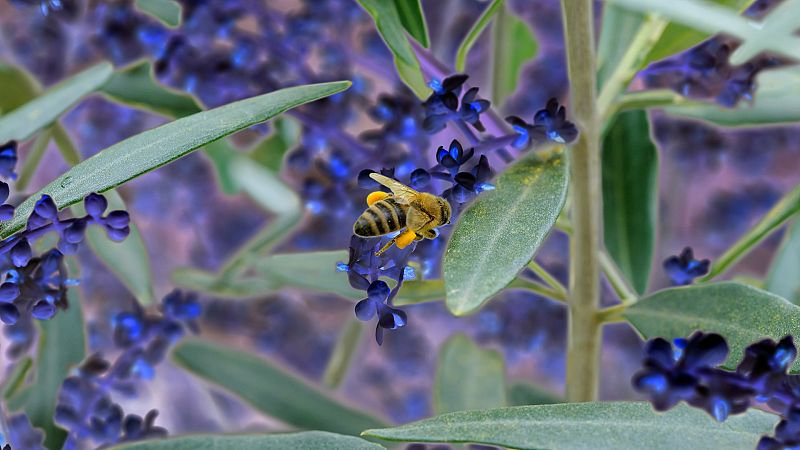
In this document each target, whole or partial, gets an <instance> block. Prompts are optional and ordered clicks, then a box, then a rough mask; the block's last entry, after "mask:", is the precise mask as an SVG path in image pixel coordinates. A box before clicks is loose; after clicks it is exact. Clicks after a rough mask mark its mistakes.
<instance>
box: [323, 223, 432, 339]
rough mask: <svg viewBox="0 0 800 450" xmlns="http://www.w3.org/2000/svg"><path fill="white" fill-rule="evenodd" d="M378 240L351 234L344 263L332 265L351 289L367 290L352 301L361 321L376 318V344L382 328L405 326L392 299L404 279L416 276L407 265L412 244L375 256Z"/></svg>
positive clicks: (403, 313) (404, 320)
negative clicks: (390, 284) (356, 301)
mask: <svg viewBox="0 0 800 450" xmlns="http://www.w3.org/2000/svg"><path fill="white" fill-rule="evenodd" d="M382 241H384V239H381V238H362V237H360V236H355V235H353V237H352V238H351V239H350V256H349V258H348V261H347V263H344V262H340V263H338V264H337V266H336V269H337V270H338V271H339V272H346V273H347V279H348V280H349V282H350V285H351V286H352V287H353V288H355V289H359V290H364V291H366V292H367V298H365V299H363V300H361V301H359V302H358V303H357V304H356V307H355V312H356V317H358V318H359V319H361V320H364V321H367V320H371V319H372V318H373V317H375V316H377V317H378V323H377V326H376V327H375V340H376V341H377V342H378V345H381V344H383V332H384V330H396V329H398V328H401V327H403V326H405V325H406V322H407V319H408V318H407V316H406V313H405V312H404V311H403V310H401V309H399V308H395V307H393V306H392V300H393V299H394V298H395V296H397V293H398V292H399V291H400V287H401V286H402V285H403V281H404V280H406V279H413V278H415V277H416V274H415V272H414V269H413V268H412V267H411V266H409V265H408V261H409V258H410V256H411V253H412V252H413V251H414V247H415V245H416V244H414V243H412V244H411V245H409V246H408V247H406V248H404V249H399V248H397V247H392V248H390V249H389V250H388V251H386V252H384V253H382V254H381V255H376V253H377V252H378V250H380V248H381V247H382ZM381 278H385V279H389V280H392V281H393V282H394V284H395V286H394V288H392V289H390V288H389V285H388V284H387V283H386V281H384V280H382V279H381Z"/></svg>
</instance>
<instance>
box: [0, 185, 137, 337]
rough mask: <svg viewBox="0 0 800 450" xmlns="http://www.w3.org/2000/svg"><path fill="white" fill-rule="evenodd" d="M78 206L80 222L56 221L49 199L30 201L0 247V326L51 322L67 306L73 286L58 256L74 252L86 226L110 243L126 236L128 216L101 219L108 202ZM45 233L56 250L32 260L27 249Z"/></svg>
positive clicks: (99, 199) (97, 199) (91, 198)
mask: <svg viewBox="0 0 800 450" xmlns="http://www.w3.org/2000/svg"><path fill="white" fill-rule="evenodd" d="M0 187H2V186H0ZM6 188H7V186H6ZM84 206H85V208H86V212H87V214H86V215H85V216H83V217H77V218H71V219H61V218H59V213H58V208H57V207H56V204H55V202H54V201H53V199H52V198H51V197H50V196H49V195H43V196H42V197H41V198H40V199H39V200H37V201H36V203H35V205H34V208H33V212H32V213H31V215H30V216H29V217H28V221H27V226H26V228H25V230H24V231H22V232H20V233H18V234H16V235H14V236H12V237H9V238H7V239H6V240H4V241H2V242H0V255H2V256H3V258H4V260H3V264H0V273H1V274H2V284H0V320H2V321H3V323H5V324H7V325H14V324H15V323H17V321H18V320H19V318H20V315H21V314H22V313H29V314H31V315H32V316H33V317H35V318H36V319H40V320H46V319H49V318H51V317H53V315H54V314H55V313H56V310H57V309H58V308H65V307H66V306H67V300H66V290H67V286H68V285H69V284H71V283H74V281H73V280H70V279H69V278H68V277H67V270H66V266H65V264H64V255H65V254H72V253H75V252H76V251H77V249H78V246H79V245H80V243H81V242H82V241H83V239H84V234H85V232H86V228H87V226H89V225H91V224H94V225H99V226H102V227H103V228H105V230H106V233H107V234H108V237H109V239H111V240H114V241H122V240H124V239H125V238H126V237H127V236H128V234H129V233H130V227H129V223H130V217H129V216H128V213H127V212H126V211H122V210H117V211H111V212H109V213H108V214H104V213H105V211H106V209H107V207H108V202H107V201H106V199H105V198H104V197H103V196H101V195H98V194H89V195H88V196H86V198H85V199H84ZM51 232H55V233H57V234H58V236H59V240H58V248H53V249H51V250H49V251H47V252H45V253H43V254H42V255H41V256H34V255H33V250H32V247H31V243H32V242H33V241H35V240H37V239H39V238H40V237H42V236H43V235H45V234H48V233H51Z"/></svg>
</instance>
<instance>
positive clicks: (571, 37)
mask: <svg viewBox="0 0 800 450" xmlns="http://www.w3.org/2000/svg"><path fill="white" fill-rule="evenodd" d="M561 12H562V15H563V19H564V40H565V43H566V49H567V72H568V75H569V81H570V99H571V100H570V101H571V106H572V109H573V113H574V116H575V119H576V121H577V123H578V125H579V127H580V131H581V135H580V136H579V137H578V141H577V142H576V143H575V144H574V145H573V146H572V147H570V151H569V157H570V158H569V160H570V180H569V182H570V191H571V193H572V212H571V213H572V227H573V232H572V239H571V240H570V271H569V272H570V276H569V279H570V283H569V284H570V296H569V330H568V338H567V389H566V391H567V399H568V400H569V401H571V402H583V401H592V400H595V399H596V398H597V386H598V378H599V372H600V358H599V355H600V342H601V339H600V324H599V323H598V322H597V320H596V317H595V316H596V311H597V307H598V305H599V300H600V264H599V260H598V254H599V253H600V250H601V246H600V230H601V228H600V222H601V218H602V217H601V211H600V208H601V205H602V198H601V192H602V191H601V188H602V186H601V184H600V135H599V127H598V117H597V104H596V92H595V85H596V83H597V81H596V73H597V72H596V67H595V55H594V48H595V46H594V17H593V13H592V0H561Z"/></svg>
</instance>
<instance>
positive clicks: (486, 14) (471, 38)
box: [456, 0, 504, 72]
mask: <svg viewBox="0 0 800 450" xmlns="http://www.w3.org/2000/svg"><path fill="white" fill-rule="evenodd" d="M503 6H504V4H503V0H492V3H490V4H489V6H487V7H486V9H484V10H483V12H482V13H481V15H480V17H478V20H476V21H475V23H474V24H472V28H470V30H469V31H468V32H467V35H466V36H465V37H464V40H463V41H461V45H459V46H458V51H456V72H463V71H464V69H465V68H466V67H467V55H468V54H469V51H470V50H471V49H472V46H473V45H475V41H477V40H478V37H480V35H481V34H482V33H483V31H484V30H485V29H486V27H487V26H489V23H491V21H492V19H493V18H494V16H495V14H497V11H499V10H500V9H501V8H503Z"/></svg>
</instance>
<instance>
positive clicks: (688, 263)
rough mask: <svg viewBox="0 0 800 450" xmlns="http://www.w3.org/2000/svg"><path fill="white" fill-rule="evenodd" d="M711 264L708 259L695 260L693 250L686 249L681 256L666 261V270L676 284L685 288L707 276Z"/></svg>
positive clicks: (671, 257)
mask: <svg viewBox="0 0 800 450" xmlns="http://www.w3.org/2000/svg"><path fill="white" fill-rule="evenodd" d="M710 264H711V262H710V261H709V260H707V259H703V260H697V259H694V252H692V248H691V247H686V248H684V249H683V251H682V252H681V254H680V255H677V256H675V255H673V256H670V257H669V258H667V259H665V260H664V270H665V271H666V272H667V275H669V277H670V279H671V280H672V282H673V283H674V284H676V285H679V286H685V285H688V284H692V282H693V281H694V279H695V278H697V277H702V276H703V275H705V274H707V273H708V268H709V265H710Z"/></svg>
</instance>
